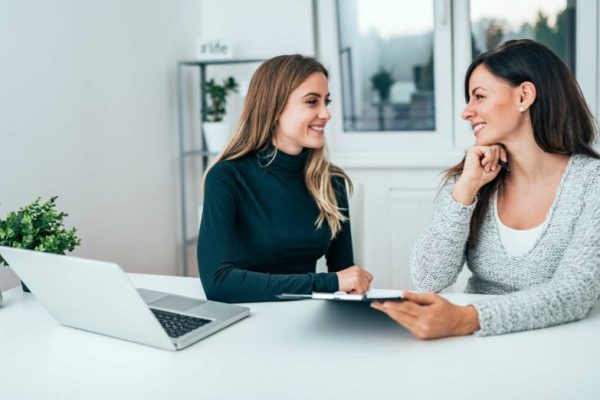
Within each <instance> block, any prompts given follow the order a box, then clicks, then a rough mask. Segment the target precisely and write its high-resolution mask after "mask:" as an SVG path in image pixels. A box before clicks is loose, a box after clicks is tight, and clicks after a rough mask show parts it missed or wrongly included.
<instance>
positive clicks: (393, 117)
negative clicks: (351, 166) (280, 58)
mask: <svg viewBox="0 0 600 400" xmlns="http://www.w3.org/2000/svg"><path fill="white" fill-rule="evenodd" d="M313 4H315V7H318V9H317V15H318V40H319V57H320V58H321V60H322V61H323V62H324V64H325V65H326V67H328V68H329V69H330V71H331V74H330V75H331V78H330V89H331V92H332V98H333V99H334V103H333V104H332V114H333V120H332V123H331V125H333V126H332V129H330V131H331V132H332V133H333V135H331V136H332V137H331V136H330V139H333V140H330V144H331V146H332V147H335V148H336V152H337V151H339V150H347V151H349V152H352V151H356V152H358V153H365V152H368V151H371V150H372V151H377V152H380V151H401V150H422V151H426V152H431V151H432V150H433V151H438V152H439V151H440V150H441V151H446V150H447V151H461V150H463V149H464V148H466V147H467V146H469V145H471V144H472V143H473V137H472V132H471V130H470V128H469V127H468V124H466V123H465V122H464V121H462V119H461V118H460V115H461V113H462V110H463V109H464V106H465V100H464V95H463V90H462V88H463V79H464V73H465V71H466V69H467V67H468V65H469V63H470V62H471V60H472V59H473V57H474V56H476V55H477V54H479V53H480V52H482V51H486V50H488V49H491V48H495V47H496V46H498V45H499V44H500V43H502V42H505V41H506V40H510V39H517V38H530V39H534V40H537V41H540V42H542V43H544V44H546V45H547V46H549V47H550V48H552V49H553V50H554V51H555V52H556V53H557V54H558V55H559V56H560V57H561V58H562V59H563V60H564V61H565V63H566V64H567V65H568V66H569V68H571V70H572V71H574V72H575V75H576V77H577V80H578V81H579V84H580V86H581V87H582V90H583V92H584V95H585V96H586V100H587V101H588V103H589V105H590V108H591V109H592V110H594V111H597V97H598V93H597V92H598V91H599V90H600V82H599V79H598V53H599V52H600V43H599V40H598V37H599V33H598V19H599V13H600V11H599V5H598V4H597V2H595V1H586V0H470V1H468V0H454V1H451V0H430V1H412V2H408V1H396V0H319V1H314V3H313Z"/></svg>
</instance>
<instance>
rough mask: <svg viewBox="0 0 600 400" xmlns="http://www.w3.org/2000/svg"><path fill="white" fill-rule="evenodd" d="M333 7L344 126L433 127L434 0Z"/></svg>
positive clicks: (345, 1)
mask: <svg viewBox="0 0 600 400" xmlns="http://www.w3.org/2000/svg"><path fill="white" fill-rule="evenodd" d="M336 7H337V9H336V10H337V17H338V29H339V32H338V33H339V43H340V65H341V72H342V76H341V81H342V97H343V99H342V109H343V113H344V115H343V118H344V130H345V131H350V132H360V131H419V130H425V131H432V130H435V108H434V104H435V101H434V100H435V97H434V76H433V61H434V57H433V15H434V14H433V0H431V1H411V2H409V1H398V0H337V2H336ZM448 63H450V60H448ZM448 65H450V64H448Z"/></svg>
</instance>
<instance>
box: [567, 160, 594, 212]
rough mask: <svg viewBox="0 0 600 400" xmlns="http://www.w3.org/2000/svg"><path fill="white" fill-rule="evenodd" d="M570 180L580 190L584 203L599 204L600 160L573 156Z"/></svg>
mask: <svg viewBox="0 0 600 400" xmlns="http://www.w3.org/2000/svg"><path fill="white" fill-rule="evenodd" d="M571 168H572V169H573V171H572V174H571V175H572V177H573V178H572V179H573V180H574V181H575V182H577V183H576V185H577V186H579V187H580V188H581V191H580V195H579V196H583V198H584V199H585V202H586V203H588V202H590V201H591V202H593V203H598V204H600V159H599V158H595V157H591V156H588V155H583V154H576V155H574V156H573V161H572V165H571Z"/></svg>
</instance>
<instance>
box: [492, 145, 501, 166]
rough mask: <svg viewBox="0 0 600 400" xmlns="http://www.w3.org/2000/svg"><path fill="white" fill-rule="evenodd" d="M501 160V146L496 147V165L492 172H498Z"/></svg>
mask: <svg viewBox="0 0 600 400" xmlns="http://www.w3.org/2000/svg"><path fill="white" fill-rule="evenodd" d="M499 160H500V146H496V148H495V149H494V164H493V167H492V171H497V170H498V168H500V166H499V165H498V161H499Z"/></svg>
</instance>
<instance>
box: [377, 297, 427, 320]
mask: <svg viewBox="0 0 600 400" xmlns="http://www.w3.org/2000/svg"><path fill="white" fill-rule="evenodd" d="M383 308H386V309H389V310H396V311H401V312H403V313H406V314H410V315H412V316H413V317H420V316H422V315H423V308H422V307H421V306H420V305H419V304H417V303H413V302H412V301H410V300H407V301H385V302H384V303H383Z"/></svg>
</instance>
